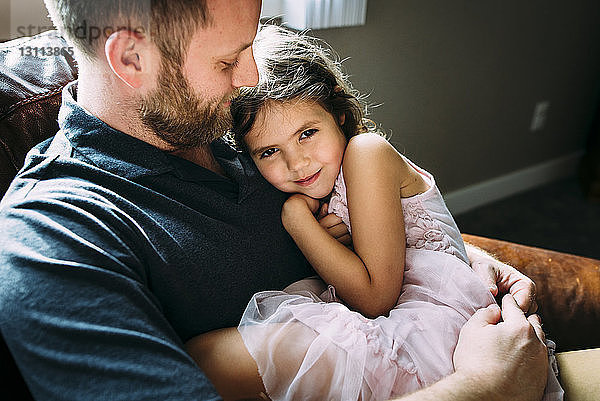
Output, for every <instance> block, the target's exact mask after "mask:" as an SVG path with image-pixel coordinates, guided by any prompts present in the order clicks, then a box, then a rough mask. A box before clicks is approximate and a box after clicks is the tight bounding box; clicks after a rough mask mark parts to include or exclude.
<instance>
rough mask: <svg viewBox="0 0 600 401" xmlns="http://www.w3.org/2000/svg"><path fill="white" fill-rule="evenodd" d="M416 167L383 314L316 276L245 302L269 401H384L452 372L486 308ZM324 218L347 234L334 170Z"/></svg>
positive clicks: (249, 336) (246, 331) (250, 344)
mask: <svg viewBox="0 0 600 401" xmlns="http://www.w3.org/2000/svg"><path fill="white" fill-rule="evenodd" d="M413 166H414V165H413ZM415 168H416V169H417V170H418V171H419V172H420V173H421V174H422V175H423V176H424V177H425V179H426V180H427V181H428V182H429V184H430V187H429V189H428V190H427V191H426V192H424V193H422V194H419V195H416V196H413V197H411V198H405V199H402V208H403V213H404V223H405V230H406V263H405V270H404V281H403V285H402V291H401V293H400V297H399V298H398V302H397V306H396V307H395V308H394V309H392V310H391V311H390V313H389V315H388V316H380V317H377V318H375V319H368V318H365V317H364V316H362V315H361V314H360V313H358V312H354V311H352V310H350V309H348V308H347V307H346V306H345V305H344V304H342V303H341V302H340V301H339V299H337V298H336V296H335V289H334V288H333V287H332V286H326V285H325V284H324V283H323V282H322V281H321V280H320V279H319V278H318V277H312V278H308V279H305V280H301V281H299V282H296V283H294V284H292V285H290V286H289V287H287V288H285V289H284V291H264V292H260V293H257V294H255V295H254V296H253V298H252V300H251V301H250V303H249V304H248V306H247V308H246V310H245V312H244V315H243V317H242V319H241V322H240V325H239V326H238V330H239V332H240V334H241V336H242V339H243V341H244V344H245V345H246V348H247V349H248V351H249V352H250V354H251V355H252V357H253V358H254V360H255V361H256V363H257V365H258V369H259V373H260V375H261V377H262V379H263V383H264V385H265V388H266V390H267V395H268V396H269V397H270V398H271V399H272V400H315V401H316V400H341V401H347V400H362V401H367V400H387V399H390V398H392V397H395V396H401V395H403V394H407V393H410V392H413V391H416V390H418V389H420V388H422V387H425V386H428V385H430V384H432V383H435V382H436V381H438V380H440V379H441V378H443V377H444V376H446V375H448V374H450V373H452V372H453V371H454V367H453V363H452V355H453V353H454V348H455V347H456V343H457V341H458V335H459V332H460V329H461V328H462V326H463V324H464V323H465V322H466V321H467V320H468V319H469V317H470V316H471V315H473V313H475V311H476V310H477V309H479V308H484V307H486V306H488V305H490V304H491V303H493V302H495V301H494V298H493V297H492V295H491V294H490V292H489V290H488V289H487V288H486V286H485V285H484V284H483V283H482V282H481V281H480V280H479V278H478V277H477V276H476V275H475V273H474V272H473V271H472V270H471V268H470V266H469V264H468V258H467V255H466V251H465V247H464V244H463V242H462V237H461V236H460V233H459V231H458V228H457V227H456V224H455V222H454V219H453V218H452V216H451V214H450V212H449V211H448V209H447V208H446V205H445V203H444V201H443V198H442V196H441V194H440V192H439V190H438V189H437V187H436V185H435V181H434V179H433V177H432V176H431V175H430V174H429V173H427V172H426V171H424V170H422V169H420V168H418V167H416V166H415ZM329 211H330V212H333V213H335V214H337V215H338V216H340V217H341V218H342V220H343V221H344V222H345V224H346V225H347V226H348V229H351V227H350V220H349V215H348V208H347V203H346V187H345V183H344V178H343V175H342V173H341V171H340V175H339V176H338V178H337V180H336V183H335V188H334V192H333V194H332V196H331V200H330V204H329ZM550 399H562V397H561V398H550Z"/></svg>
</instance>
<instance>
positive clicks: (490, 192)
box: [444, 150, 584, 215]
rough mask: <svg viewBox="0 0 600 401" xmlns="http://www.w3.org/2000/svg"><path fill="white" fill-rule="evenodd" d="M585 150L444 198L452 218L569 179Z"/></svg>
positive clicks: (485, 182)
mask: <svg viewBox="0 0 600 401" xmlns="http://www.w3.org/2000/svg"><path fill="white" fill-rule="evenodd" d="M583 154H584V151H583V150H580V151H578V152H574V153H571V154H569V155H566V156H562V157H559V158H557V159H553V160H550V161H547V162H544V163H540V164H538V165H535V166H531V167H527V168H525V169H522V170H518V171H515V172H512V173H509V174H506V175H503V176H500V177H496V178H492V179H491V180H487V181H483V182H480V183H478V184H474V185H469V186H467V187H465V188H461V189H458V190H456V191H451V192H448V193H447V194H445V195H444V200H445V201H446V205H447V206H448V209H450V211H451V212H452V214H454V215H458V214H460V213H464V212H467V211H469V210H472V209H475V208H477V207H479V206H483V205H485V204H488V203H491V202H494V201H497V200H500V199H503V198H507V197H509V196H511V195H514V194H516V193H519V192H522V191H526V190H528V189H532V188H535V187H537V186H540V185H543V184H547V183H549V182H552V181H556V180H560V179H561V178H565V177H568V176H572V175H573V174H575V173H576V172H577V168H578V167H579V163H580V161H581V158H582V157H583Z"/></svg>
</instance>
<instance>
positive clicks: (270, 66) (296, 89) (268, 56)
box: [231, 25, 374, 149]
mask: <svg viewBox="0 0 600 401" xmlns="http://www.w3.org/2000/svg"><path fill="white" fill-rule="evenodd" d="M254 43H255V45H254V58H255V60H256V64H257V67H258V71H259V76H260V79H259V83H258V85H256V86H255V87H251V88H250V87H245V88H241V89H240V94H239V96H237V97H236V98H235V99H234V100H233V101H232V104H231V114H232V117H233V127H232V135H233V140H234V141H235V144H236V146H237V147H239V148H241V149H245V145H244V140H243V139H244V137H245V136H246V134H247V133H248V132H249V131H250V130H251V129H252V126H253V125H254V122H255V119H256V115H257V113H258V111H259V110H260V109H262V108H263V107H269V103H270V102H284V101H290V100H310V101H314V102H316V103H317V104H319V105H321V106H322V107H323V108H324V109H325V110H326V111H328V112H329V113H331V115H333V116H334V117H335V119H336V121H339V119H338V118H339V117H340V116H342V115H344V116H345V121H344V124H343V125H341V126H340V128H341V130H342V132H343V133H344V135H345V136H346V138H347V139H350V138H351V137H353V136H354V135H356V134H359V133H362V132H367V131H369V130H373V126H374V124H373V123H372V122H370V121H369V120H365V115H366V112H367V109H366V105H364V104H362V99H361V97H360V94H359V93H358V91H357V90H355V89H353V88H352V86H351V84H350V82H349V81H348V79H347V76H346V75H345V74H344V73H343V72H342V69H341V62H340V61H339V57H338V56H337V55H336V54H335V52H334V51H333V50H332V49H331V48H330V47H329V46H327V44H326V43H325V42H323V41H321V40H319V39H317V38H314V37H311V36H308V35H307V34H305V33H296V32H293V31H290V30H287V29H284V28H281V27H279V26H275V25H265V26H263V27H262V28H261V30H260V31H259V32H258V34H257V36H256V40H255V42H254ZM369 123H370V124H369Z"/></svg>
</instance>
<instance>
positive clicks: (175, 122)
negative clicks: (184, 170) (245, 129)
mask: <svg viewBox="0 0 600 401" xmlns="http://www.w3.org/2000/svg"><path fill="white" fill-rule="evenodd" d="M232 96H233V95H229V96H227V98H221V99H214V98H213V99H202V98H200V97H199V96H198V94H197V93H196V92H194V90H193V89H192V87H191V86H190V84H189V82H188V81H187V79H186V78H185V76H184V75H183V72H182V71H181V68H180V67H179V66H175V65H171V64H169V62H168V61H167V62H164V63H163V65H162V66H161V71H160V73H159V78H158V87H157V88H156V89H154V90H153V91H152V92H150V93H149V94H148V95H146V96H144V97H143V98H142V100H141V105H140V107H139V111H140V117H141V119H142V122H143V123H144V124H145V125H146V126H147V127H148V128H150V129H152V131H154V133H155V134H156V135H157V136H158V137H159V138H160V139H162V140H163V141H165V142H166V143H167V144H169V145H170V146H171V147H173V148H174V150H175V149H176V150H185V149H190V148H193V147H197V146H202V145H207V144H209V143H211V142H212V141H214V140H215V139H217V138H220V137H222V136H223V135H224V134H225V133H226V132H227V130H229V129H230V128H231V124H232V119H231V112H230V111H229V107H223V105H222V103H223V102H225V101H227V100H229V99H230V98H231V97H232Z"/></svg>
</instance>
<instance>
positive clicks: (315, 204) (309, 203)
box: [283, 194, 319, 215]
mask: <svg viewBox="0 0 600 401" xmlns="http://www.w3.org/2000/svg"><path fill="white" fill-rule="evenodd" d="M283 207H284V208H285V207H288V208H291V209H292V210H297V209H296V208H302V207H307V208H308V210H310V212H311V213H312V214H313V215H314V214H316V213H317V211H318V210H319V201H318V200H316V199H313V198H311V197H310V196H306V195H304V194H294V195H292V196H290V197H289V198H288V199H287V200H286V201H285V204H284V205H283Z"/></svg>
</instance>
